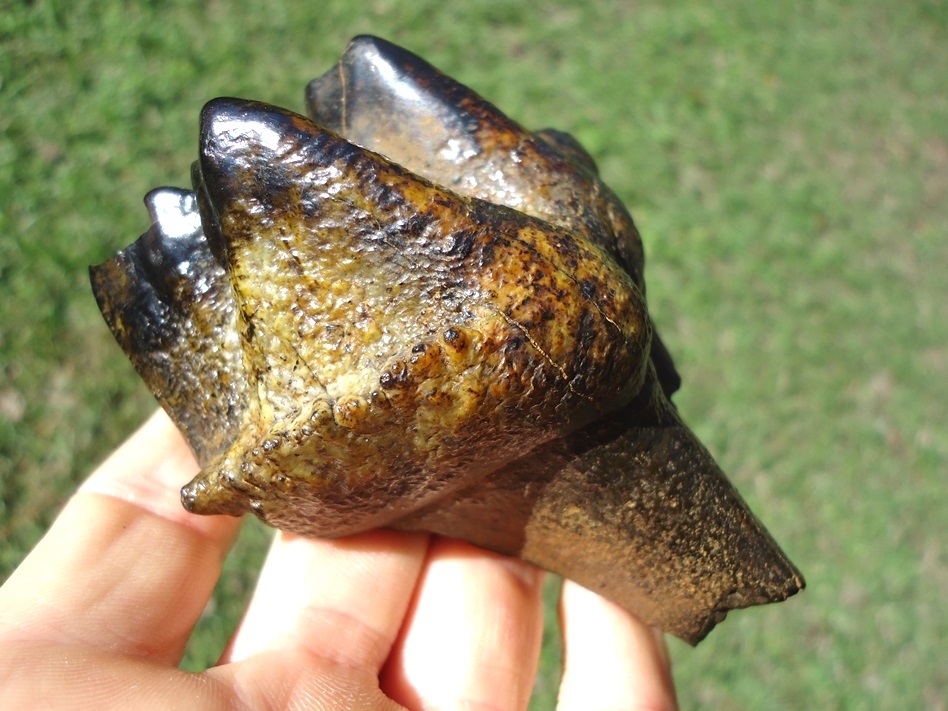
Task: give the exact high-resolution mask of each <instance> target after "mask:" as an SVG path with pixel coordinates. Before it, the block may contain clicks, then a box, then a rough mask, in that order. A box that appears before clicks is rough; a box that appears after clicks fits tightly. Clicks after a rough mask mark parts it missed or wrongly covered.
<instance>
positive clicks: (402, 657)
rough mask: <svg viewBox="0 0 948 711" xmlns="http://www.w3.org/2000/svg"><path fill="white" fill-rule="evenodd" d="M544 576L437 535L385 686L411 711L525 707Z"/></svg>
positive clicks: (537, 644)
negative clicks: (412, 710)
mask: <svg viewBox="0 0 948 711" xmlns="http://www.w3.org/2000/svg"><path fill="white" fill-rule="evenodd" d="M542 578H543V576H542V573H541V572H540V571H539V570H537V569H536V568H534V567H533V566H531V565H529V564H527V563H524V562H523V561H519V560H513V559H510V558H505V557H503V556H499V555H495V554H493V553H488V552H486V551H483V550H479V549H477V548H474V547H473V546H471V545H469V544H467V543H463V542H461V541H455V540H448V539H441V538H434V539H432V542H431V544H430V549H429V559H428V563H427V565H426V567H425V570H424V572H423V573H422V577H421V580H420V582H419V586H418V589H417V592H416V596H415V598H414V600H413V602H412V607H411V610H410V612H409V616H408V619H407V620H406V623H405V624H406V626H405V628H404V632H403V636H402V638H401V639H400V640H399V642H398V644H397V645H396V647H395V649H394V650H393V654H392V657H391V658H390V660H389V662H388V664H387V666H386V668H385V669H384V670H383V674H382V688H383V690H384V691H385V692H386V693H387V694H388V695H389V696H391V697H392V698H393V699H395V700H396V701H398V702H399V703H401V704H403V705H405V706H407V707H409V708H413V709H416V708H417V709H421V708H424V709H428V708H472V709H475V708H489V709H492V710H496V711H502V710H503V709H523V708H526V705H527V701H528V700H529V698H530V693H531V691H532V689H533V679H534V675H535V673H536V664H537V658H538V656H539V651H540V642H541V636H542V628H543V619H542V600H541V597H540V592H541V587H542Z"/></svg>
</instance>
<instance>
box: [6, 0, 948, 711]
mask: <svg viewBox="0 0 948 711" xmlns="http://www.w3.org/2000/svg"><path fill="white" fill-rule="evenodd" d="M360 32H370V33H375V34H379V35H382V36H384V37H387V38H389V39H391V40H393V41H395V42H397V43H400V44H403V45H405V46H407V47H408V48H410V49H412V50H414V51H416V52H418V53H420V54H422V55H423V56H425V57H426V58H427V59H429V61H432V62H433V63H435V64H436V65H437V66H439V67H441V68H442V69H444V70H446V71H447V72H448V73H450V74H452V75H454V76H455V77H457V78H458V79H460V80H461V81H464V82H465V83H467V84H469V85H471V86H473V87H474V88H475V89H477V90H478V91H479V92H481V93H482V94H483V95H485V96H486V97H488V98H489V99H491V100H492V101H494V102H495V103H497V104H498V105H499V106H501V107H502V108H503V109H504V110H505V111H506V112H508V113H509V114H510V115H512V116H513V117H514V118H516V119H518V120H519V121H521V122H523V123H524V124H526V125H528V126H531V127H542V126H546V125H554V126H556V127H558V128H561V129H565V130H568V131H571V132H572V133H574V134H575V135H576V136H577V137H578V138H579V139H580V140H581V141H582V142H583V143H584V144H585V145H586V146H587V147H588V148H589V150H590V151H591V152H592V153H593V154H594V155H595V157H596V158H597V159H598V161H599V164H600V167H601V170H602V172H603V174H604V175H605V177H606V179H607V181H608V182H609V183H610V184H611V185H612V187H613V188H614V189H615V190H616V191H617V192H618V193H619V194H620V195H621V196H622V198H623V199H624V200H625V201H626V202H627V204H628V205H629V207H630V209H631V210H632V212H633V214H634V215H635V217H636V219H637V221H638V223H639V226H640V228H641V230H642V233H643V236H644V239H645V242H646V249H647V254H648V268H647V271H646V276H647V279H648V283H649V299H650V307H651V310H652V313H653V316H654V318H655V320H656V322H657V323H658V325H659V327H660V328H661V331H662V334H663V336H664V339H665V341H666V343H667V344H668V345H669V347H670V348H671V349H672V352H673V353H674V355H675V356H676V358H677V361H678V364H679V367H680V370H681V372H682V374H683V377H684V387H683V389H682V391H681V393H680V395H679V396H677V398H676V401H677V403H678V405H679V407H680V409H681V411H682V413H683V414H684V416H685V417H686V419H687V420H688V421H689V422H690V423H691V424H692V426H693V427H694V429H695V430H696V431H697V433H698V434H699V436H700V437H702V438H703V439H704V441H705V442H706V444H707V445H708V446H709V448H710V449H711V450H712V451H713V452H714V453H715V455H716V456H717V457H718V459H719V461H720V463H721V464H722V466H723V468H724V469H725V470H726V471H727V472H729V474H730V476H731V478H732V480H733V481H734V482H735V483H736V484H737V486H738V487H739V488H740V490H741V491H742V492H743V494H744V495H745V497H746V498H747V499H748V501H749V502H750V504H751V506H752V507H753V508H754V510H755V511H757V512H758V513H759V515H760V516H761V517H762V518H763V520H764V521H765V523H766V524H767V525H768V527H769V528H770V529H771V531H772V532H773V533H774V535H775V536H776V538H777V539H778V540H779V541H780V542H781V543H782V544H783V546H784V547H785V549H786V550H787V552H788V553H789V554H790V556H791V557H792V558H793V559H794V560H795V562H796V563H797V564H798V565H799V566H800V567H801V569H802V570H803V572H804V573H805V575H806V577H807V579H808V583H809V588H808V589H807V590H806V592H804V593H803V594H802V595H800V596H798V597H797V598H795V599H793V600H791V601H790V602H787V603H784V604H781V605H777V606H771V607H764V608H756V609H753V610H748V611H742V612H738V613H735V614H733V615H732V617H731V618H730V619H729V620H728V621H727V622H726V623H725V624H723V625H722V626H721V627H719V628H718V629H717V630H715V631H714V633H712V634H711V636H710V637H709V638H708V639H707V640H706V641H705V642H703V643H702V644H701V645H700V646H699V647H698V648H697V649H691V648H689V647H687V646H686V645H684V644H681V643H679V642H677V641H673V642H672V643H671V648H672V654H673V658H674V665H675V675H676V678H677V681H678V685H679V689H680V692H679V693H680V697H681V701H682V705H683V706H684V707H685V708H708V709H745V708H759V709H776V708H788V709H815V708H838V709H908V708H913V709H915V708H930V709H945V708H946V706H945V703H946V702H945V698H946V697H948V663H946V661H948V655H946V651H948V641H946V640H948V610H946V602H945V600H946V597H948V511H946V496H945V484H944V482H945V463H946V460H948V435H946V431H945V426H946V403H948V323H946V322H948V319H946V316H948V313H946V287H945V283H946V281H948V279H946V267H948V239H946V237H948V6H946V4H945V3H943V2H941V0H911V1H906V2H892V1H891V0H858V1H857V0H852V1H847V0H837V1H834V2H827V1H820V0H809V1H800V2H766V1H763V0H730V1H725V2H719V3H707V2H703V1H702V0H681V1H676V2H665V1H660V0H641V1H630V2H621V1H619V0H613V1H607V0H590V1H586V2H580V1H578V0H577V1H576V2H568V1H566V0H560V1H559V2H547V3H527V2H514V1H512V0H506V1H505V0H498V1H496V2H469V3H457V4H449V3H444V2H434V1H433V0H370V1H369V2H358V1H357V0H329V1H322V2H315V1H313V2H273V3H260V2H250V1H249V0H245V1H244V0H242V1H240V2H234V3H227V2H223V1H222V0H217V1H215V0H208V1H207V2H201V3H190V2H182V1H178V2H175V1H173V0H168V1H166V2H158V1H154V2H138V3H134V2H118V1H117V0H99V1H95V2H94V1H93V0H73V1H72V2H65V1H56V0H50V1H47V2H43V1H42V0H38V1H37V2H10V0H0V579H2V577H5V576H6V575H7V574H8V573H9V572H10V571H11V570H12V569H13V567H15V566H16V564H17V562H18V561H19V560H20V559H21V558H22V557H23V556H24V555H25V553H26V552H27V551H28V550H29V548H30V546H31V545H32V544H33V543H34V542H35V541H36V540H37V538H38V537H39V536H40V535H41V534H42V532H43V530H44V529H45V527H46V526H47V525H48V524H49V522H50V520H51V519H52V517H53V516H54V515H55V512H56V511H57V509H58V508H59V507H60V506H61V505H62V503H63V501H64V500H65V499H66V498H67V497H68V496H69V493H70V492H71V491H72V490H73V488H74V487H75V485H76V484H77V482H79V481H80V480H81V479H82V478H83V477H84V475H85V474H86V473H87V472H88V471H89V469H90V468H91V467H92V466H93V465H94V464H95V462H97V461H99V460H100V459H101V458H102V457H103V456H104V455H105V453H107V452H108V451H109V450H110V449H111V448H112V447H113V446H114V445H116V444H117V443H118V442H119V441H120V440H121V439H122V438H124V437H125V436H126V434H127V433H128V432H129V431H130V430H131V429H132V428H133V427H134V426H135V425H136V424H137V423H138V422H140V421H141V420H142V419H143V418H144V417H145V415H146V414H147V413H148V412H149V411H150V410H151V408H152V407H153V402H152V400H151V398H150V396H149V395H148V394H147V392H146V391H145V389H144V388H143V387H142V386H141V385H140V384H139V383H138V381H137V379H136V377H135V375H134V374H133V372H132V369H131V367H130V366H129V365H128V364H127V362H126V360H125V359H124V357H123V356H122V354H121V353H120V352H119V349H118V348H117V346H115V344H114V343H113V341H112V338H111V336H110V335H109V333H108V331H107V329H106V327H105V326H104V324H103V323H102V321H101V319H100V317H99V314H98V312H97V310H96V307H95V304H94V302H93V299H92V296H91V293H90V290H89V286H88V283H87V276H86V267H87V265H88V264H90V263H97V262H100V261H103V260H104V259H106V258H107V257H108V256H109V255H110V254H111V253H112V252H113V251H114V250H115V249H117V248H119V247H122V246H124V245H126V244H127V243H129V242H131V241H132V240H133V239H134V238H135V237H137V236H138V234H140V233H141V232H142V231H144V230H145V229H146V228H147V215H146V213H145V210H144V208H143V206H142V204H141V198H142V196H143V195H144V193H145V192H146V191H147V190H149V189H150V188H151V187H153V186H157V185H166V184H171V185H182V186H187V185H188V167H189V164H190V162H191V161H192V160H193V159H194V158H195V157H196V138H197V137H196V132H197V117H198V112H199V110H200V107H201V106H202V104H203V103H204V102H205V101H207V100H208V99H210V98H212V97H215V96H218V95H222V94H223V95H235V96H240V97H246V98H255V99H260V100H264V101H269V102H272V103H277V104H280V105H284V106H288V107H291V108H294V109H297V110H300V109H301V108H302V105H303V100H302V92H303V87H304V86H305V83H306V81H307V80H309V79H310V78H312V77H314V76H315V75H317V74H319V73H321V72H322V71H324V70H325V69H326V68H328V67H329V66H330V64H331V63H333V62H334V61H335V59H336V58H337V57H338V55H339V54H340V52H341V51H342V49H343V47H344V46H345V43H346V41H347V40H348V39H349V37H350V36H352V35H354V34H357V33H360ZM266 540H267V533H266V532H265V531H264V530H263V529H262V527H260V526H257V525H250V526H248V527H247V528H246V529H245V534H244V536H243V537H242V539H241V541H240V544H239V546H238V548H237V550H236V552H235V554H234V556H233V557H232V558H231V560H230V561H229V563H228V567H227V571H226V574H225V577H224V578H223V580H222V581H221V584H220V586H219V588H218V591H217V593H216V594H215V597H214V600H213V606H212V608H209V614H208V615H207V616H206V618H205V619H204V620H202V623H201V626H200V629H199V631H198V634H197V636H196V639H195V642H194V644H193V645H192V649H191V650H190V652H189V657H188V661H187V664H188V665H189V666H190V667H191V668H195V667H198V666H200V665H201V664H204V663H208V662H209V661H211V660H213V658H214V657H215V655H216V653H217V651H218V650H219V648H220V645H221V644H222V641H223V639H224V638H225V637H226V634H227V633H228V631H229V630H230V629H231V628H232V626H233V625H234V623H235V621H236V619H237V616H238V615H239V611H240V609H241V606H242V604H243V602H244V601H245V599H246V596H247V595H248V594H249V591H250V590H251V589H252V585H253V575H254V571H255V569H256V567H257V566H258V565H259V562H260V560H261V557H262V555H263V551H264V548H265V546H266ZM554 595H555V588H554V586H551V589H550V597H552V596H554ZM550 640H551V643H550V645H549V646H548V647H547V649H546V650H545V652H544V671H543V674H542V676H541V678H540V679H539V680H538V683H537V692H536V694H535V698H534V707H535V708H538V709H542V708H551V707H552V705H553V699H554V695H555V687H556V675H557V661H556V660H557V658H558V657H557V655H558V649H557V646H556V644H555V643H554V642H553V640H555V616H554V615H552V614H551V615H550Z"/></svg>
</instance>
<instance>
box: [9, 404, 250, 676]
mask: <svg viewBox="0 0 948 711" xmlns="http://www.w3.org/2000/svg"><path fill="white" fill-rule="evenodd" d="M196 471H197V465H196V463H195V462H194V459H193V457H192V456H191V453H190V451H189V449H188V447H187V445H186V444H185V442H184V440H183V439H182V438H181V435H180V434H178V432H177V430H176V429H175V427H174V425H173V424H172V423H171V422H170V421H169V420H168V418H167V417H166V416H165V415H164V414H163V413H158V414H156V415H154V416H153V417H152V418H151V419H149V420H148V421H147V422H146V423H145V424H144V425H143V426H142V427H141V428H140V429H139V430H138V431H137V432H136V433H135V434H133V435H132V436H131V437H130V438H129V440H128V441H127V442H126V443H125V444H124V445H122V446H121V447H120V448H119V449H118V450H117V451H116V452H115V453H114V454H113V455H112V456H111V457H110V458H109V459H108V460H107V461H106V462H105V463H103V464H102V466H101V467H99V469H98V470H97V471H96V472H95V473H94V474H93V475H92V476H91V477H90V478H89V480H88V481H87V482H86V483H85V484H84V485H83V486H82V488H81V489H80V491H79V493H77V494H76V496H74V497H73V498H72V499H71V500H70V501H69V503H68V504H67V505H66V507H65V508H64V509H63V512H62V513H61V514H60V516H59V518H58V519H57V520H56V522H55V523H54V524H53V526H52V527H51V528H50V530H49V532H48V533H47V534H46V536H45V537H44V538H43V540H42V541H41V542H40V543H39V545H37V547H36V548H35V549H34V550H33V552H32V553H31V554H30V555H29V556H28V557H27V559H26V560H25V561H24V562H23V564H22V565H21V566H20V568H18V569H17V571H16V572H15V573H14V574H13V575H12V576H11V577H10V579H9V580H8V581H7V583H6V585H4V586H3V588H2V589H0V638H2V639H7V640H9V639H21V640H23V639H29V640H34V641H35V640H45V641H47V642H53V643H60V644H72V645H88V646H89V647H91V648H95V649H106V650H109V652H110V653H113V654H126V655H131V656H135V657H139V658H142V659H147V660H152V661H159V662H167V663H172V664H176V663H177V662H178V661H179V660H180V657H181V655H182V654H183V650H184V646H185V644H186V642H187V638H188V636H189V635H190V633H191V629H192V628H193V626H194V624H195V622H196V621H197V619H198V617H199V616H200V614H201V611H202V610H203V609H204V606H205V605H206V603H207V600H208V598H209V597H210V594H211V591H212V590H213V587H214V584H215V583H216V581H217V578H218V576H219V573H220V568H221V564H222V562H223V559H224V556H225V555H226V553H227V551H228V550H229V548H230V545H231V543H232V541H233V538H234V536H235V534H236V531H237V528H238V526H239V521H238V520H237V519H231V518H229V517H211V518H199V517H196V516H191V515H190V514H187V513H186V512H185V511H184V510H183V509H182V508H181V506H180V504H179V503H178V501H177V491H178V489H179V488H180V487H181V485H183V484H185V483H187V481H188V480H189V479H190V478H191V477H192V476H193V475H194V474H195V472H196Z"/></svg>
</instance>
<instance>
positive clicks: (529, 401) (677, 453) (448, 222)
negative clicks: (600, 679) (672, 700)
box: [92, 37, 803, 643]
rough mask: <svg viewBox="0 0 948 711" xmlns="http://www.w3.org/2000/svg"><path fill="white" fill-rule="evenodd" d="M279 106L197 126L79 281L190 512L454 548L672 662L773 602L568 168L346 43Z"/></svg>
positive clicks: (569, 159) (450, 89) (208, 114)
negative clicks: (165, 441) (189, 164)
mask: <svg viewBox="0 0 948 711" xmlns="http://www.w3.org/2000/svg"><path fill="white" fill-rule="evenodd" d="M382 70H384V71H382ZM406 97H414V98H412V99H410V100H409V99H406ZM307 102H308V106H309V111H310V114H311V116H312V117H313V119H314V120H310V119H307V118H305V117H302V116H299V115H296V114H293V113H291V112H288V111H285V110H283V109H278V108H275V107H272V106H268V105H265V104H259V103H255V102H248V101H241V100H236V99H217V100H215V101H212V102H210V103H209V104H208V105H207V106H206V107H205V108H204V111H203V114H202V123H201V146H200V158H199V161H198V162H197V164H196V165H195V167H194V169H193V172H192V177H193V184H194V193H188V192H187V191H178V190H175V189H161V190H158V191H155V192H154V193H152V194H151V195H150V198H149V199H150V200H151V202H150V206H151V211H152V218H153V221H154V223H155V224H154V225H153V226H152V228H151V230H150V231H149V232H148V233H147V234H146V235H144V236H143V237H142V239H141V240H140V241H139V242H137V243H136V244H135V245H133V246H132V247H130V248H129V249H127V250H124V251H123V252H121V253H119V255H117V256H116V257H115V258H114V259H113V260H111V261H110V262H107V263H106V264H104V265H101V266H99V267H94V268H93V269H92V277H93V285H94V290H95V293H96V298H97V300H98V301H99V305H100V308H101V309H102V312H103V315H104V316H105V318H106V321H107V322H108V323H109V325H110V326H111V327H112V330H113V332H114V333H115V335H116V338H117V339H118V340H119V342H120V343H121V344H122V346H123V347H124V348H125V350H126V351H127V352H128V353H129V355H130V358H131V359H132V362H133V364H134V365H135V367H136V368H137V369H138V371H139V372H140V373H141V374H142V377H143V378H144V379H145V381H146V382H147V383H148V384H149V386H150V387H151V389H152V391H153V392H154V393H155V394H156V396H157V397H158V399H159V401H160V402H161V404H162V405H163V406H164V407H165V408H166V409H167V410H168V411H169V413H170V414H171V416H172V417H173V418H174V420H175V421H176V422H177V423H178V425H179V426H180V427H181V428H182V431H183V432H184V433H185V434H186V436H187V437H188V440H189V441H190V443H191V445H192V447H193V448H194V450H195V452H196V454H197V455H198V459H199V461H200V463H201V465H202V470H201V473H200V474H199V475H198V476H197V477H196V478H195V479H194V481H192V482H191V483H190V484H189V485H188V486H186V487H185V488H184V489H183V491H182V499H183V502H184V504H185V506H186V507H187V508H188V509H189V510H190V511H193V512H195V513H202V514H219V513H224V514H231V515H240V514H242V513H244V512H247V511H251V512H253V513H254V514H255V515H257V516H259V517H260V518H261V519H263V520H264V521H266V522H267V523H269V524H271V525H274V526H278V527H280V528H283V529H286V530H290V531H295V532H297V533H301V534H304V535H314V536H325V537H333V536H343V535H348V534H352V533H357V532H359V531H365V530H368V529H371V528H375V527H379V526H390V527H395V528H403V529H419V530H427V531H432V532H436V533H440V534H443V535H448V536H456V537H461V538H465V539H467V540H469V541H471V542H473V543H475V544H477V545H481V546H484V547H486V548H490V549H493V550H496V551H499V552H502V553H506V554H509V555H519V556H521V557H523V558H524V559H526V560H529V561H532V562H534V563H536V564H537V565H540V566H543V567H545V568H547V569H549V570H553V571H555V572H558V573H561V574H563V575H566V576H569V577H572V578H574V579H575V580H577V581H578V582H580V583H582V584H583V585H586V586H587V587H590V588H591V589H594V590H597V591H599V592H601V593H602V594H604V595H606V596H607V597H609V598H611V599H613V600H615V601H617V602H619V603H620V604H622V605H624V606H626V607H627V608H628V609H629V610H631V611H632V612H634V613H636V614H639V615H640V616H642V617H643V619H645V620H646V621H648V622H651V623H653V624H656V625H659V626H661V627H663V628H664V629H666V630H668V631H670V632H673V633H674V634H677V635H679V636H681V637H682V638H684V639H686V640H688V641H690V642H692V643H694V642H697V641H698V640H700V639H701V638H702V637H703V636H704V635H705V634H707V632H708V631H709V630H710V629H711V628H712V627H713V626H714V624H715V623H717V622H718V621H720V620H721V619H723V617H724V615H725V614H726V612H727V611H728V610H729V609H733V608H736V607H744V606H748V605H752V604H759V603H762V602H768V601H776V600H781V599H784V598H785V597H787V596H789V595H792V594H793V593H794V592H796V591H797V590H798V589H800V588H801V587H802V586H803V581H802V578H801V577H800V575H799V573H798V572H797V571H796V570H795V569H794V568H793V566H792V564H790V563H789V561H788V560H787V559H786V557H785V556H784V555H783V553H782V552H781V551H780V549H779V548H778V547H777V546H776V544H775V543H774V542H773V540H772V539H771V538H770V536H769V534H767V532H766V531H765V530H764V529H763V527H762V526H761V525H760V524H759V522H758V521H757V520H756V519H755V518H754V517H753V515H752V514H751V513H750V511H749V510H748V509H747V507H746V505H745V504H744V503H743V501H742V500H741V499H740V496H739V495H738V494H737V492H736V491H735V490H734V489H733V487H731V485H730V484H729V483H728V482H727V479H726V478H725V477H724V475H723V474H722V473H721V471H720V470H719V469H718V468H717V465H716V464H715V463H714V460H713V459H712V458H711V456H710V455H709V454H708V453H707V451H706V450H705V449H704V448H703V447H702V446H701V445H700V443H699V442H698V441H697V440H696V439H695V437H694V435H693V434H692V433H691V432H690V430H688V429H687V427H685V426H684V424H683V423H682V422H681V420H680V418H679V416H678V414H677V411H676V410H675V408H674V406H673V405H671V404H670V402H669V400H668V397H669V396H670V395H671V393H673V392H674V391H675V390H676V389H677V387H678V384H679V379H678V375H677V372H676V371H675V368H674V364H673V363H672V360H671V357H670V356H669V355H668V353H667V350H666V349H665V347H664V345H663V344H662V342H661V340H660V339H659V338H658V336H657V334H656V333H655V332H654V329H653V327H652V324H651V322H650V319H649V317H648V313H647V308H646V303H645V291H644V280H643V276H642V274H643V267H644V262H643V256H642V250H641V240H640V239H639V236H638V233H637V231H636V229H635V226H634V224H633V222H632V220H631V218H630V217H629V216H628V213H627V212H626V211H625V208H624V207H623V206H622V205H621V204H620V203H619V201H618V200H617V199H616V198H615V196H614V195H613V194H612V193H611V191H609V189H608V188H607V187H605V186H604V185H603V184H602V182H601V181H600V179H599V177H598V175H597V174H596V170H595V164H594V163H593V161H592V159H591V158H590V157H589V156H588V154H586V152H585V151H584V150H583V149H582V147H581V146H579V145H578V144H577V143H576V142H575V141H574V140H573V139H572V138H571V137H569V136H568V135H566V134H561V133H558V132H555V131H544V132H541V133H538V134H532V133H530V132H527V131H525V130H524V129H523V128H521V127H520V126H518V125H517V124H515V123H514V122H512V121H511V120H510V119H508V118H507V117H506V116H504V115H503V114H501V113H500V112H499V111H497V109H496V108H495V107H493V106H492V105H491V104H489V103H487V102H485V101H484V100H483V99H481V98H480V97H478V96H477V95H476V94H474V93H473V92H472V91H471V90H470V89H468V88H467V87H464V86H463V85H460V84H458V83H457V82H455V81H454V80H452V79H450V78H448V77H445V76H444V75H442V74H440V73H439V72H437V70H435V69H434V68H432V67H430V65H427V64H426V63H424V62H423V61H422V60H420V59H419V58H417V57H415V56H414V55H411V54H409V53H407V52H405V51H404V50H401V49H400V48H397V47H395V46H394V45H390V44H388V43H386V42H384V41H382V40H378V39H375V38H368V37H361V38H357V39H356V40H354V41H353V43H352V44H351V45H350V47H349V49H348V50H347V51H346V53H345V55H344V56H343V58H342V60H341V61H340V65H339V67H338V68H336V69H333V70H331V71H330V72H328V73H327V74H326V75H324V76H323V77H320V78H319V79H317V80H314V82H312V83H311V84H310V87H309V90H308V92H307ZM176 201H177V202H176ZM162 206H164V207H162ZM162 269H165V270H170V271H165V272H162Z"/></svg>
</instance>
